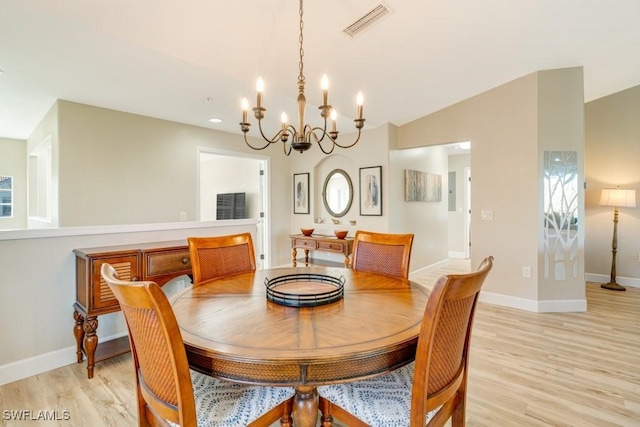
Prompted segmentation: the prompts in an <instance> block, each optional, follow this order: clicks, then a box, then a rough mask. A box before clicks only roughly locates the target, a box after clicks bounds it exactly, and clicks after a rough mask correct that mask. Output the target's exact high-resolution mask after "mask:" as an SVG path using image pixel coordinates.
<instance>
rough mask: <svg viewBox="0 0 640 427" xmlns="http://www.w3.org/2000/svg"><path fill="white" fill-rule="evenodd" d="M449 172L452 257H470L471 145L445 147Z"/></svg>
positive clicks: (450, 252)
mask: <svg viewBox="0 0 640 427" xmlns="http://www.w3.org/2000/svg"><path fill="white" fill-rule="evenodd" d="M444 147H445V148H446V150H447V154H448V169H449V183H448V186H449V189H448V190H449V213H448V228H449V233H448V235H449V258H456V259H469V258H471V143H470V142H457V143H453V144H445V145H444Z"/></svg>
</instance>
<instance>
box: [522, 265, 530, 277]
mask: <svg viewBox="0 0 640 427" xmlns="http://www.w3.org/2000/svg"><path fill="white" fill-rule="evenodd" d="M522 277H527V278H529V277H531V267H529V266H524V267H522Z"/></svg>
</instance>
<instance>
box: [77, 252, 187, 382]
mask: <svg viewBox="0 0 640 427" xmlns="http://www.w3.org/2000/svg"><path fill="white" fill-rule="evenodd" d="M73 252H74V253H75V255H76V302H75V303H74V304H73V308H74V311H73V318H74V320H75V326H74V328H73V334H74V336H75V338H76V345H77V349H76V354H77V357H78V363H82V361H83V354H84V355H86V357H87V376H88V377H89V378H93V369H94V366H95V364H96V362H99V361H101V360H104V359H107V358H109V357H113V356H117V355H119V354H123V353H126V352H127V351H129V338H128V337H127V336H125V337H121V338H117V339H114V340H111V341H107V342H105V343H98V334H97V330H98V316H99V315H102V314H107V313H113V312H116V311H120V305H119V304H118V300H116V298H115V296H114V295H113V293H112V292H111V289H109V286H108V285H107V284H106V282H105V281H104V280H103V279H102V277H101V275H100V268H101V267H102V264H104V263H109V264H111V265H113V267H114V268H115V269H116V271H117V272H118V276H120V278H121V279H123V280H133V281H137V280H153V281H154V282H156V283H157V284H158V285H161V286H162V285H164V284H165V283H167V282H168V281H169V280H171V279H173V278H175V277H178V276H181V275H183V274H189V275H190V274H191V260H190V258H189V247H188V246H187V242H186V240H182V241H171V242H158V243H145V244H138V245H125V246H107V247H97V248H87V249H74V251H73Z"/></svg>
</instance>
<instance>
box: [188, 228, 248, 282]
mask: <svg viewBox="0 0 640 427" xmlns="http://www.w3.org/2000/svg"><path fill="white" fill-rule="evenodd" d="M187 243H188V245H189V256H190V258H191V267H192V272H193V283H194V284H198V283H200V282H202V281H205V280H209V279H215V278H218V277H226V276H232V275H234V274H240V273H247V272H251V271H255V270H256V256H255V253H254V251H253V240H252V238H251V233H242V234H233V235H229V236H214V237H189V238H187Z"/></svg>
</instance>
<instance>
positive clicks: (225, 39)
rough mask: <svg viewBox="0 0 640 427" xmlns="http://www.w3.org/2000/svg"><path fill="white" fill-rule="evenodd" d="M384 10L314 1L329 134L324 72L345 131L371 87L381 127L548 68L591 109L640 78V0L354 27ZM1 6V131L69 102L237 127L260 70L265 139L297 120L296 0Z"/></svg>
mask: <svg viewBox="0 0 640 427" xmlns="http://www.w3.org/2000/svg"><path fill="white" fill-rule="evenodd" d="M379 4H380V2H379V1H378V2H375V1H373V0H371V1H362V0H307V1H306V2H305V5H304V9H305V10H304V54H305V56H304V72H305V76H306V81H307V86H306V96H307V101H308V103H309V104H310V107H309V108H308V112H307V121H308V122H310V123H312V124H314V125H320V118H319V114H318V110H317V109H316V106H317V105H319V104H320V101H321V93H320V87H319V82H320V76H321V75H322V74H323V73H326V74H327V75H328V76H329V79H330V84H331V86H330V89H329V103H330V104H332V105H333V106H334V107H335V108H336V109H337V111H338V113H339V114H340V117H341V119H340V121H339V123H338V128H339V129H338V130H340V131H341V132H343V133H344V132H350V131H352V130H353V127H352V126H353V122H352V119H353V118H354V116H355V113H356V107H355V96H356V93H357V92H358V90H361V91H363V93H364V96H365V106H364V116H365V118H366V119H367V122H366V127H377V126H379V125H381V124H384V123H387V122H389V123H393V124H395V125H402V124H405V123H407V122H409V121H412V120H414V119H416V118H419V117H422V116H424V115H426V114H429V113H432V112H434V111H437V110H439V109H442V108H444V107H446V106H448V105H451V104H454V103H456V102H459V101H462V100H464V99H466V98H469V97H471V96H474V95H477V94H479V93H482V92H484V91H487V90H489V89H491V88H494V87H496V86H499V85H501V84H503V83H506V82H508V81H511V80H513V79H517V78H519V77H521V76H524V75H527V74H530V73H532V72H535V71H538V70H545V69H554V68H565V67H576V66H582V67H584V84H585V100H586V101H590V100H593V99H597V98H600V97H602V96H605V95H608V94H611V93H614V92H617V91H620V90H624V89H627V88H629V87H632V86H635V85H638V84H640V25H638V22H640V1H638V0H615V1H611V0H535V1H532V0H485V1H477V0H385V1H384V4H385V5H386V6H387V7H388V8H390V9H391V11H392V12H391V13H390V14H388V15H387V16H385V17H384V18H383V19H381V20H380V21H378V22H377V23H376V24H375V25H373V26H371V27H370V28H368V29H367V30H365V31H363V32H362V33H360V34H359V35H357V36H356V37H354V38H351V37H348V36H346V35H344V34H343V33H342V30H343V29H344V28H345V27H347V26H348V25H350V24H351V23H353V22H354V21H356V20H357V19H359V18H360V17H361V16H363V15H364V14H365V13H367V12H368V11H370V10H371V9H373V8H374V7H375V6H377V5H379ZM0 11H1V13H0V70H2V71H3V73H1V74H0V137H6V138H17V139H26V138H28V137H29V135H30V134H31V132H32V131H33V129H34V128H35V126H36V125H37V124H38V123H39V122H40V120H41V119H42V117H43V116H44V115H45V113H46V112H47V111H48V110H49V109H50V107H51V106H52V105H53V103H54V102H55V100H56V99H65V100H69V101H74V102H79V103H84V104H90V105H96V106H101V107H106V108H111V109H115V110H121V111H126V112H131V113H136V114H142V115H145V116H151V117H156V118H161V119H167V120H172V121H176V122H182V123H188V124H192V125H196V126H201V127H207V128H212V129H219V130H223V131H229V132H234V133H240V131H239V126H238V122H239V121H240V120H241V112H240V100H241V98H242V97H245V96H246V97H247V98H249V100H250V101H251V102H252V103H254V102H255V80H256V78H257V77H258V76H262V77H263V78H264V80H265V84H266V89H265V93H264V97H265V101H264V103H265V107H266V108H267V117H266V120H265V122H268V123H269V124H270V125H269V127H268V130H276V129H277V126H278V121H279V117H280V113H281V111H283V110H285V111H287V113H288V115H289V117H295V114H296V112H295V111H296V110H295V108H296V104H295V99H296V96H297V93H296V90H297V86H296V81H297V76H298V49H299V48H298V32H299V22H298V2H295V1H293V0H288V1H285V0H245V1H220V0H218V1H216V0H189V1H169V0H160V1H158V0H153V1H152V0H135V1H131V0H83V1H78V0H56V1H51V0H0ZM211 117H216V118H220V119H222V120H223V121H222V123H219V124H212V123H209V122H208V119H209V118H211ZM250 121H252V122H253V123H254V126H253V129H252V133H254V132H255V130H256V128H257V126H255V121H254V120H250ZM254 134H255V133H254Z"/></svg>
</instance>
